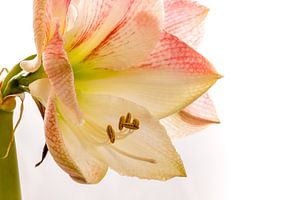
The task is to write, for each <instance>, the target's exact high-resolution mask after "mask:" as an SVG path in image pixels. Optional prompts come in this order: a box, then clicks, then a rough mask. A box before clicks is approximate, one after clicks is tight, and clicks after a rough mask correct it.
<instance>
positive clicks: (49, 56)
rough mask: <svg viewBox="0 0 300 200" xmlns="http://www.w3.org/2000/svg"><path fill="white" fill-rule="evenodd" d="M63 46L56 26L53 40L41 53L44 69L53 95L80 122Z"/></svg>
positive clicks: (67, 60) (71, 78) (72, 81)
mask: <svg viewBox="0 0 300 200" xmlns="http://www.w3.org/2000/svg"><path fill="white" fill-rule="evenodd" d="M63 45H64V44H63V40H62V38H61V36H60V34H59V27H58V26H57V28H56V31H55V34H54V36H53V38H52V39H51V40H50V41H49V44H48V46H47V48H46V49H45V51H44V53H43V61H44V68H45V71H46V73H47V75H48V78H49V81H50V83H51V85H52V87H53V88H54V91H55V94H56V95H57V97H58V98H59V99H60V100H61V101H62V102H63V103H64V105H65V106H67V107H68V108H69V109H70V110H71V111H72V112H73V114H74V115H75V118H76V120H77V121H78V122H80V121H81V118H82V114H81V112H80V110H79V106H78V102H77V99H76V93H75V87H74V77H73V70H72V66H71V65H70V63H69V59H68V55H67V53H66V52H65V50H64V46H63Z"/></svg>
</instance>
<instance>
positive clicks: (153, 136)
mask: <svg viewBox="0 0 300 200" xmlns="http://www.w3.org/2000/svg"><path fill="white" fill-rule="evenodd" d="M78 99H79V103H80V108H81V109H82V110H83V111H84V113H85V117H86V119H87V120H89V121H90V122H92V121H94V122H95V123H97V124H98V125H99V126H102V127H104V128H106V126H107V125H109V124H111V125H112V127H113V128H115V131H116V138H118V133H117V127H118V124H119V118H120V116H122V115H126V113H128V112H130V113H131V115H132V118H136V119H138V120H139V121H140V128H139V129H138V130H136V131H134V132H133V133H131V134H130V135H129V136H127V137H125V138H123V139H116V141H115V143H114V144H109V145H93V144H92V143H91V142H87V144H89V145H87V146H89V147H90V148H92V149H91V150H90V152H91V153H93V154H94V156H95V157H97V158H99V159H101V160H102V159H103V160H104V161H105V162H106V163H107V164H108V165H109V167H111V168H112V169H114V170H116V171H117V172H119V173H120V174H122V175H126V176H136V177H139V178H146V179H158V180H166V179H169V178H172V177H174V176H185V170H184V167H183V164H182V162H181V159H180V157H179V155H178V154H177V153H176V150H175V149H174V147H173V145H172V143H171V141H170V139H169V137H168V136H167V134H166V131H165V129H164V128H163V126H162V125H161V124H160V123H159V121H158V120H156V119H155V118H153V117H152V116H151V115H150V113H149V112H148V111H147V110H146V109H145V108H143V107H142V106H138V105H136V104H135V103H133V102H130V101H127V100H124V99H121V98H117V97H112V96H104V95H93V94H89V95H87V94H81V95H79V96H78ZM100 131H101V130H100V129H99V132H100ZM81 133H83V134H88V132H81ZM119 134H120V133H119ZM123 134H125V133H123ZM81 141H86V140H84V139H81Z"/></svg>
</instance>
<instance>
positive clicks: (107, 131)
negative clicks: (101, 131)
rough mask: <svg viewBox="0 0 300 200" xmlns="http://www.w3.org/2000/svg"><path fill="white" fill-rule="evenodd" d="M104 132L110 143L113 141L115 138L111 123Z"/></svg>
mask: <svg viewBox="0 0 300 200" xmlns="http://www.w3.org/2000/svg"><path fill="white" fill-rule="evenodd" d="M106 133H107V135H108V138H109V140H110V142H111V143H114V142H115V140H116V133H115V131H114V129H113V128H112V126H111V125H108V126H107V128H106Z"/></svg>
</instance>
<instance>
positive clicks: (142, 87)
mask: <svg viewBox="0 0 300 200" xmlns="http://www.w3.org/2000/svg"><path fill="white" fill-rule="evenodd" d="M84 73H87V74H84ZM218 78H220V75H218V74H217V72H216V71H215V69H214V68H213V67H212V66H211V64H210V63H209V62H208V61H207V60H206V59H205V58H204V57H203V56H201V55H200V54H199V53H197V52H196V51H195V50H193V49H192V48H190V47H189V46H188V45H186V44H185V43H183V42H181V41H180V40H178V39H177V38H176V37H175V36H172V35H169V34H167V33H166V34H165V35H164V37H163V38H162V39H161V41H160V43H159V45H158V46H157V47H156V49H155V50H154V51H153V52H152V53H151V55H150V57H149V58H148V60H147V61H146V62H145V63H144V64H142V65H141V66H140V67H138V68H134V69H129V70H126V71H121V72H115V71H110V70H97V69H95V70H86V72H78V73H75V79H76V82H75V84H76V89H78V90H80V91H81V92H94V93H100V94H109V95H112V96H118V97H121V98H124V99H128V100H130V101H133V102H135V103H137V104H139V105H143V106H144V107H145V108H147V110H149V111H150V112H151V113H152V115H154V116H155V117H158V118H164V117H166V116H168V115H170V114H173V113H176V112H178V111H180V110H181V109H183V108H184V107H186V106H187V105H189V104H190V103H192V102H193V101H194V100H196V99H197V98H198V97H199V96H201V95H202V94H203V93H205V92H206V91H207V90H208V89H209V88H210V87H211V86H212V85H213V84H214V83H215V82H216V81H217V79H218Z"/></svg>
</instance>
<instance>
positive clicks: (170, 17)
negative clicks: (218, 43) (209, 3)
mask: <svg viewBox="0 0 300 200" xmlns="http://www.w3.org/2000/svg"><path fill="white" fill-rule="evenodd" d="M164 6H165V21H164V29H165V30H166V31H167V32H169V33H171V34H173V35H176V36H177V37H178V38H180V39H181V40H183V41H184V42H186V43H187V44H189V45H191V46H192V47H198V46H199V44H200V41H201V38H202V35H203V31H204V30H203V20H204V19H205V17H206V15H207V13H208V9H207V8H206V7H204V6H202V5H200V4H199V3H197V1H195V0H164Z"/></svg>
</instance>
